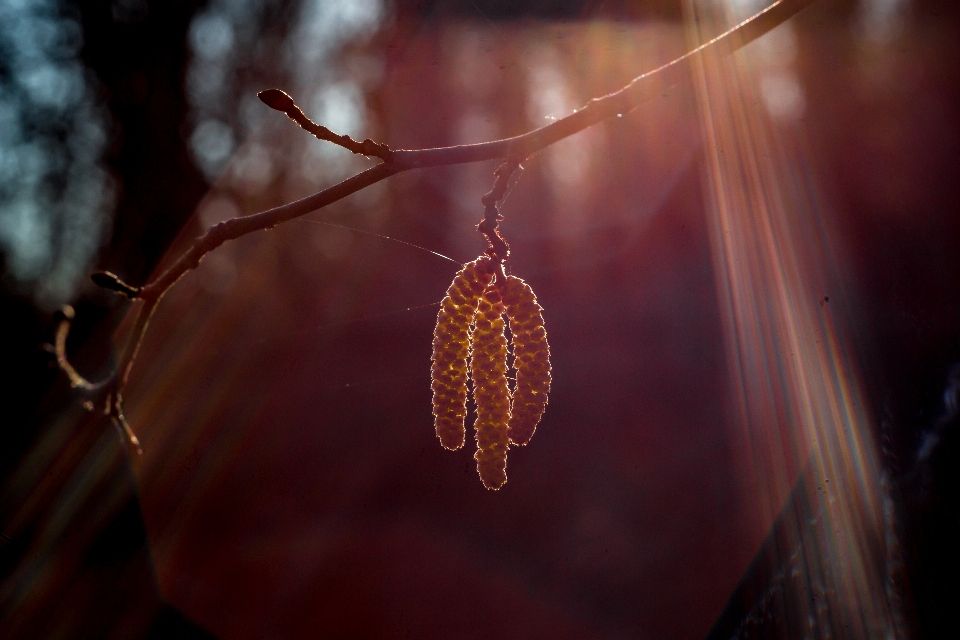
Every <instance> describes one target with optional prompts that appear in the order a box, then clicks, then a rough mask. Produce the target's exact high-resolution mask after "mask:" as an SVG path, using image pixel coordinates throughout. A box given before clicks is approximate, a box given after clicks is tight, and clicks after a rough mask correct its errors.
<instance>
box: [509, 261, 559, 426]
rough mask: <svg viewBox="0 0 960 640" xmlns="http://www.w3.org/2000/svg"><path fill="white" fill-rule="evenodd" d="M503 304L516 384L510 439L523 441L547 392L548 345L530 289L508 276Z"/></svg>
mask: <svg viewBox="0 0 960 640" xmlns="http://www.w3.org/2000/svg"><path fill="white" fill-rule="evenodd" d="M502 292H503V305H504V309H505V311H506V314H507V318H508V319H509V321H510V333H511V334H512V336H513V356H514V361H513V367H514V369H515V370H516V372H517V385H516V388H515V389H514V391H513V401H512V403H511V409H510V426H509V435H510V442H512V443H514V444H518V445H524V444H527V443H528V442H529V441H530V438H531V437H533V432H534V431H535V430H536V428H537V424H539V422H540V417H541V416H542V415H543V410H544V408H545V407H546V405H547V395H548V394H549V393H550V347H549V345H547V332H546V330H545V329H544V326H543V315H542V313H541V312H542V311H543V309H542V308H541V307H540V305H539V304H538V303H537V297H536V296H535V295H533V289H531V288H530V285H528V284H527V283H526V282H524V281H523V280H521V279H520V278H515V277H513V276H509V277H508V278H507V279H506V282H505V283H504V286H503V288H502Z"/></svg>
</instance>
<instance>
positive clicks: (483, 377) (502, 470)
mask: <svg viewBox="0 0 960 640" xmlns="http://www.w3.org/2000/svg"><path fill="white" fill-rule="evenodd" d="M503 328H504V322H503V302H502V300H501V299H500V287H499V283H493V284H489V285H487V288H486V290H485V291H484V292H483V295H482V296H481V297H480V304H479V307H478V308H477V317H476V328H475V329H474V331H473V360H472V363H471V371H470V372H471V375H472V376H473V397H474V399H475V400H476V403H477V421H476V423H475V424H474V428H475V430H476V438H477V453H476V454H475V455H474V458H476V460H477V471H478V472H479V474H480V480H481V481H482V482H483V486H485V487H486V488H487V489H499V488H500V487H501V486H503V483H505V482H506V481H507V474H506V467H507V448H508V447H509V445H510V442H509V439H508V437H507V423H508V420H509V419H510V388H509V387H508V386H507V338H506V336H505V335H504V334H503Z"/></svg>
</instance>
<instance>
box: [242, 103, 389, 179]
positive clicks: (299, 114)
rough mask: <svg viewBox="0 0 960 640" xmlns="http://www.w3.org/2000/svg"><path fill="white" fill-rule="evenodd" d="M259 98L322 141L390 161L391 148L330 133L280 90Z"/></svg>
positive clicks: (356, 152)
mask: <svg viewBox="0 0 960 640" xmlns="http://www.w3.org/2000/svg"><path fill="white" fill-rule="evenodd" d="M257 97H258V98H260V101H261V102H263V104H265V105H267V106H268V107H270V108H271V109H276V110H277V111H282V112H284V113H285V114H287V117H288V118H290V119H291V120H293V121H294V122H296V123H297V124H298V125H300V127H301V128H302V129H303V130H304V131H308V132H310V133H312V134H313V135H315V136H316V137H317V138H319V139H320V140H326V141H327V142H332V143H333V144H337V145H340V146H341V147H343V148H344V149H349V150H350V151H352V152H354V153H355V154H357V155H361V156H373V157H377V158H380V159H381V160H383V161H385V162H386V161H389V160H390V147H388V146H387V145H385V144H382V143H380V142H374V141H373V140H371V139H370V138H367V139H366V140H364V141H363V142H358V141H356V140H354V139H353V138H351V137H350V136H347V135H339V134H336V133H334V132H333V131H330V129H327V128H326V127H325V126H323V125H322V124H317V123H316V122H314V121H313V120H311V119H310V118H308V117H307V115H306V114H305V113H304V112H303V111H301V110H300V107H298V106H297V103H296V102H294V101H293V98H291V97H290V96H288V95H287V94H286V93H285V92H284V91H282V90H280V89H267V90H265V91H261V92H260V93H258V94H257Z"/></svg>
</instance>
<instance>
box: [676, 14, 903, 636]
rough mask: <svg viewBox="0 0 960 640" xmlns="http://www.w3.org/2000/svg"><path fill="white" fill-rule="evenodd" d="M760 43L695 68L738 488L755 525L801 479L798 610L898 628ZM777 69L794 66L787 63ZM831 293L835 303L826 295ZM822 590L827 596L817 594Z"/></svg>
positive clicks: (789, 141)
mask: <svg viewBox="0 0 960 640" xmlns="http://www.w3.org/2000/svg"><path fill="white" fill-rule="evenodd" d="M712 7H713V5H712V3H711V4H707V3H703V2H689V3H688V4H687V8H688V9H689V10H690V13H692V14H693V15H696V17H697V20H696V21H695V23H694V26H692V27H691V29H692V30H697V29H699V28H701V27H702V23H703V19H704V17H705V16H713V15H715V14H712V13H711V9H712ZM782 28H783V27H782ZM782 28H781V29H782ZM788 28H789V27H788ZM695 35H702V34H695ZM775 36H777V32H773V33H771V34H770V35H769V36H767V38H770V37H775ZM777 37H782V34H781V36H777ZM764 46H765V45H764V40H763V39H761V40H760V41H758V42H757V43H756V44H755V45H752V46H751V47H748V48H747V49H746V50H744V51H743V52H742V53H740V54H737V55H735V56H732V57H728V58H721V57H718V56H716V55H711V54H709V53H708V54H706V55H704V56H703V57H702V58H701V59H700V61H699V62H698V64H697V66H696V70H695V72H694V84H695V86H696V90H697V95H698V101H699V104H700V114H701V130H702V133H703V138H704V148H705V150H706V174H705V177H704V178H705V181H706V187H707V188H706V193H707V194H708V195H707V198H708V203H707V209H708V211H709V213H708V215H709V216H710V228H711V244H712V251H713V255H714V264H715V273H716V280H717V288H718V295H719V298H720V306H721V310H722V313H723V320H724V324H725V334H726V343H727V349H728V354H729V355H728V360H729V367H730V372H731V379H732V381H733V394H734V409H735V412H736V413H735V420H737V422H738V423H739V424H740V425H742V427H741V431H740V433H739V436H735V438H734V439H735V440H738V441H736V442H734V447H733V448H734V450H735V451H738V452H740V455H741V456H742V462H743V464H742V465H741V467H742V470H743V471H742V473H743V475H744V477H743V480H744V492H745V495H744V497H745V499H747V500H748V501H750V502H751V503H753V504H755V505H756V508H757V509H759V513H758V515H757V518H758V520H757V523H756V524H757V526H758V527H760V530H761V531H765V530H766V529H767V528H768V527H769V526H770V524H771V523H772V521H773V519H774V518H775V517H776V515H777V514H778V512H780V510H781V508H782V506H783V504H784V501H785V499H786V497H787V495H788V493H789V491H790V488H791V486H792V485H793V484H794V482H796V480H797V478H798V477H802V478H803V479H804V482H805V485H804V486H803V489H802V490H803V491H804V493H805V494H806V497H807V503H808V504H810V505H813V506H812V508H811V513H810V514H809V515H808V516H806V517H807V518H808V519H809V520H810V522H809V523H802V522H801V521H800V520H799V519H796V520H795V521H794V522H793V523H791V524H790V525H789V526H790V527H791V529H792V531H793V536H792V537H793V542H792V543H791V546H792V549H790V550H789V551H788V553H794V552H795V553H797V554H799V556H800V557H801V561H800V566H802V567H803V568H804V573H805V575H803V576H802V580H801V582H800V583H799V584H800V585H803V586H802V587H801V588H800V589H799V590H798V591H797V592H795V593H792V594H791V596H792V597H793V599H794V600H795V604H796V607H797V612H798V616H799V617H798V618H797V619H799V620H803V621H806V624H808V625H809V627H810V630H811V631H813V632H814V633H816V634H822V635H824V636H825V637H828V636H829V635H836V634H840V635H842V636H844V637H856V638H878V637H900V636H901V635H902V629H900V628H899V627H900V625H899V619H900V618H899V615H898V612H897V610H896V606H895V603H893V602H892V601H891V600H890V599H888V597H887V593H886V581H887V577H886V576H885V574H884V564H883V562H884V558H885V552H884V544H885V542H886V543H887V544H889V541H888V540H886V539H885V533H886V531H887V530H888V528H889V527H890V526H891V525H890V523H889V522H887V521H886V520H885V516H886V517H889V516H888V515H887V514H885V512H884V509H883V495H882V491H883V488H882V473H881V468H880V465H879V463H878V458H877V450H876V445H875V442H874V439H873V435H872V433H871V429H870V426H869V417H868V415H867V412H866V410H865V407H864V405H863V401H862V399H861V395H860V391H859V388H858V387H859V385H858V381H857V376H856V368H855V366H854V364H853V362H852V360H851V359H850V357H849V356H848V355H847V349H846V347H845V345H844V340H843V337H842V336H843V333H842V331H840V330H839V327H838V326H837V325H836V324H835V323H834V313H833V310H832V307H831V304H830V303H829V299H830V296H829V295H828V294H829V293H830V292H831V291H835V292H838V293H842V282H841V281H840V279H839V277H838V276H837V274H838V273H839V269H838V267H839V266H840V265H839V264H838V262H839V258H838V255H837V254H836V253H834V252H832V251H831V248H830V243H829V240H830V238H829V235H828V233H827V229H826V227H825V225H824V221H823V219H822V218H821V211H820V207H819V204H818V200H817V196H816V187H815V186H814V185H813V184H812V181H811V180H810V178H809V176H808V175H807V172H806V163H805V159H804V151H803V148H802V144H801V142H800V141H799V140H798V139H797V136H795V135H793V134H792V132H791V131H789V130H787V129H780V128H778V127H777V126H776V124H775V123H774V122H773V121H771V117H772V118H778V116H779V115H782V114H781V113H778V112H777V111H776V109H771V108H770V104H769V102H770V101H769V99H768V100H766V103H767V104H766V106H767V109H766V110H764V109H763V105H764V103H765V100H764V98H765V97H767V96H765V95H764V92H765V87H764V84H763V78H764V72H765V71H766V69H765V63H764V60H763V59H762V57H763V56H762V50H763V48H764ZM758 48H759V49H758ZM781 72H782V73H784V74H789V73H791V70H790V69H789V66H788V65H787V64H783V65H781ZM834 300H835V301H834V304H833V306H834V307H835V306H836V301H837V296H836V294H835V295H834ZM808 462H809V465H810V466H809V467H808V470H807V471H806V472H805V473H804V474H803V475H802V476H801V470H802V469H803V467H804V466H805V465H806V464H808ZM814 520H816V521H817V524H816V527H817V539H816V540H814V541H813V542H808V541H803V540H802V539H801V529H802V527H803V526H804V525H805V524H812V523H813V521H814ZM804 589H805V591H804ZM824 593H826V594H828V595H827V598H826V601H823V598H820V601H818V600H817V598H818V597H819V596H822V595H823V594H824Z"/></svg>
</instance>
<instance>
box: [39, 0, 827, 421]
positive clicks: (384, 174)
mask: <svg viewBox="0 0 960 640" xmlns="http://www.w3.org/2000/svg"><path fill="white" fill-rule="evenodd" d="M814 2H816V0H779V1H778V2H775V3H774V4H772V5H770V6H769V7H767V8H766V9H764V10H762V11H760V12H759V13H757V14H755V15H754V16H752V17H751V18H748V19H747V20H745V21H743V22H741V23H740V24H739V25H737V26H736V27H733V28H732V29H729V30H728V31H726V32H724V33H723V34H721V35H719V36H717V37H716V38H713V39H712V40H710V41H709V42H706V43H704V44H702V45H700V46H699V47H697V48H696V49H693V50H692V51H690V52H688V53H686V54H684V55H683V56H680V57H679V58H677V59H675V60H673V61H672V62H670V63H668V64H665V65H663V66H661V67H659V68H657V69H654V70H653V71H650V72H648V73H645V74H643V75H641V76H639V77H637V78H635V79H634V80H633V81H631V82H630V83H629V84H628V85H627V86H625V87H623V88H622V89H620V90H619V91H616V92H614V93H611V94H609V95H606V96H603V97H600V98H595V99H593V100H591V101H590V102H589V103H588V104H587V105H586V106H585V107H584V108H582V109H580V110H578V111H576V112H574V113H573V114H571V115H569V116H567V117H565V118H562V119H560V120H557V121H555V122H552V123H550V124H548V125H546V126H544V127H541V128H539V129H535V130H533V131H530V132H528V133H525V134H523V135H519V136H516V137H513V138H505V139H502V140H495V141H492V142H484V143H481V144H471V145H459V146H454V147H442V148H436V149H417V150H395V151H391V150H390V149H389V148H388V147H387V146H386V145H384V144H380V143H376V142H373V141H371V140H369V139H368V140H364V141H363V142H357V141H356V140H353V139H352V138H350V137H349V136H340V135H337V134H335V133H333V132H332V131H330V130H329V129H327V128H326V127H323V126H321V125H317V124H316V123H313V122H312V121H311V120H310V119H309V118H307V117H306V116H305V115H304V114H303V112H302V111H301V110H300V109H299V107H297V106H296V104H295V103H294V101H293V99H292V98H290V96H288V95H287V94H286V93H284V92H282V91H280V90H279V89H270V90H267V91H264V92H261V93H260V94H259V96H260V99H261V100H263V101H264V103H266V104H267V105H268V106H270V107H272V108H274V109H277V110H279V111H283V112H284V113H286V114H287V115H288V116H289V117H290V118H291V119H293V120H294V121H295V122H297V124H299V125H300V126H301V127H303V128H304V129H306V130H307V131H309V132H310V133H312V134H313V135H315V136H316V137H318V138H320V139H322V140H327V141H329V142H333V143H334V144H338V145H340V146H343V147H345V148H347V149H349V150H350V151H353V152H354V153H358V154H362V155H367V156H375V157H378V158H380V159H381V160H383V162H382V164H379V165H377V166H375V167H372V168H370V169H367V170H365V171H362V172H360V173H358V174H356V175H354V176H353V177H351V178H348V179H346V180H344V181H343V182H340V183H339V184H336V185H334V186H332V187H329V188H327V189H324V190H323V191H320V192H318V193H315V194H313V195H311V196H308V197H306V198H303V199H301V200H297V201H296V202H291V203H289V204H285V205H282V206H279V207H275V208H273V209H269V210H267V211H263V212H261V213H258V214H254V215H251V216H246V217H243V218H233V219H231V220H226V221H224V222H221V223H219V224H216V225H214V226H212V227H210V228H209V229H208V230H207V231H206V233H204V234H203V235H202V236H200V237H198V238H197V239H196V240H194V242H193V245H192V246H191V247H190V249H189V250H188V251H187V252H186V253H185V254H184V255H183V256H181V257H180V258H179V259H178V260H177V261H176V262H175V263H174V264H173V265H172V266H170V267H169V268H168V269H167V270H166V271H164V272H163V273H161V274H160V275H159V276H158V277H157V278H156V279H154V280H153V281H151V282H149V283H148V284H146V285H144V286H143V287H141V288H139V289H137V288H135V287H131V286H129V285H126V284H125V283H120V281H119V279H116V282H113V281H112V280H111V279H109V278H101V280H103V281H104V283H106V284H107V286H108V288H111V289H113V290H115V291H119V292H121V293H123V294H125V295H127V296H129V297H133V298H135V299H139V300H142V304H143V306H142V307H141V308H140V310H139V312H138V316H137V321H136V324H135V326H134V329H133V331H132V333H131V335H130V337H129V339H128V341H127V344H126V347H125V348H124V351H123V354H122V356H121V358H120V363H119V367H118V372H119V374H120V375H118V376H115V377H114V379H113V385H112V388H111V397H112V399H113V401H112V402H111V403H110V409H109V411H110V413H109V415H111V417H112V418H114V419H115V420H117V421H119V422H120V424H122V425H124V426H126V420H124V419H123V417H122V416H123V413H122V407H121V403H120V393H121V391H122V390H123V387H124V386H125V385H126V382H127V379H128V377H129V375H130V370H131V368H132V366H133V362H134V360H135V359H136V355H137V351H138V350H139V347H140V344H141V342H142V340H143V336H144V334H145V333H146V330H147V327H148V325H149V323H150V318H151V316H152V315H153V312H154V311H155V310H156V306H157V304H158V303H159V301H160V298H161V297H162V296H163V295H164V294H165V293H166V292H167V291H168V290H169V289H170V287H172V286H173V285H174V284H175V283H176V282H177V281H178V280H179V279H180V278H181V277H183V275H184V274H186V273H187V272H188V271H190V270H192V269H195V268H196V267H197V265H198V264H199V263H200V260H201V259H202V258H203V256H205V255H206V254H207V253H209V252H210V251H213V250H214V249H216V248H217V247H219V246H220V245H221V244H223V243H224V242H226V241H227V240H234V239H236V238H240V237H242V236H245V235H247V234H248V233H253V232H254V231H261V230H264V229H269V228H271V227H274V226H276V225H278V224H280V223H283V222H286V221H287V220H291V219H293V218H297V217H300V216H302V215H304V214H307V213H310V212H311V211H316V210H317V209H321V208H323V207H325V206H327V205H329V204H332V203H334V202H336V201H338V200H341V199H343V198H345V197H347V196H349V195H351V194H353V193H356V192H357V191H360V190H361V189H364V188H366V187H368V186H370V185H372V184H374V183H376V182H380V181H381V180H384V179H386V178H389V177H390V176H392V175H394V174H397V173H400V172H403V171H409V170H411V169H421V168H425V167H436V166H443V165H454V164H463V163H469V162H482V161H486V160H496V159H505V160H506V163H505V164H504V165H503V167H501V170H498V176H497V182H496V184H495V187H494V191H492V192H491V193H490V194H487V195H488V196H490V198H487V199H489V200H491V201H492V208H493V213H492V214H491V215H492V224H487V226H488V227H490V229H488V230H487V231H490V230H492V232H493V234H496V218H497V215H498V214H497V213H496V206H495V205H496V201H497V200H499V199H500V198H501V197H502V195H503V191H502V190H500V191H499V195H498V196H497V197H495V198H494V197H493V196H494V195H496V192H497V191H498V187H503V188H505V187H506V183H507V181H508V180H509V177H510V174H511V173H512V172H513V170H514V169H516V168H517V167H518V166H519V164H520V163H521V162H522V161H523V160H524V159H525V158H527V157H529V156H530V155H532V154H534V153H537V152H538V151H540V150H542V149H544V148H545V147H548V146H550V145H552V144H554V143H555V142H558V141H560V140H562V139H564V138H566V137H569V136H571V135H573V134H575V133H577V132H579V131H582V130H583V129H586V128H587V127H590V126H592V125H594V124H597V123H598V122H601V121H602V120H605V119H607V118H611V117H614V116H616V115H619V114H623V113H627V112H629V111H632V110H634V109H636V108H637V107H639V106H640V105H642V104H643V103H645V102H647V101H649V100H651V99H653V98H655V97H657V96H659V95H661V94H663V93H664V92H665V91H666V90H667V89H669V88H670V87H672V86H674V85H676V84H679V83H680V82H682V81H684V80H685V79H688V78H689V76H690V66H689V65H690V63H691V62H692V61H693V60H694V59H695V58H696V56H698V55H700V54H702V53H703V52H705V51H707V50H708V49H709V50H712V49H719V48H721V47H722V48H724V49H726V50H727V51H730V52H732V51H736V50H737V49H739V48H741V47H743V46H744V45H746V44H748V43H749V42H752V41H753V40H755V39H756V38H758V37H760V36H762V35H764V34H765V33H767V32H769V31H771V30H772V29H774V28H775V27H777V26H779V25H780V24H782V23H784V22H785V21H787V20H788V19H790V18H791V17H793V16H794V15H796V14H797V13H798V12H799V11H801V10H802V9H805V8H806V7H808V6H810V5H811V4H813V3H814ZM501 183H502V184H501ZM484 205H485V207H486V208H487V209H490V208H491V205H488V204H487V202H486V201H485V202H484ZM487 213H490V212H489V211H488V212H487ZM487 217H490V216H487V215H485V220H484V222H482V223H481V227H482V226H483V225H484V223H486V218H487ZM481 231H483V232H484V235H485V236H486V237H487V239H488V240H490V242H491V250H492V251H493V252H494V254H495V256H496V257H499V258H501V259H503V258H505V257H506V255H507V252H508V247H507V246H506V244H505V243H504V244H503V245H502V246H499V245H498V244H497V243H496V240H495V239H494V240H491V237H494V238H499V234H496V236H493V234H490V233H487V231H484V229H483V228H481ZM501 241H502V239H501ZM111 275H112V274H111ZM107 280H110V282H107ZM117 283H119V284H117ZM121 285H123V286H121ZM61 326H65V327H66V328H67V329H68V328H69V324H66V325H61ZM65 340H66V334H65V333H64V336H63V341H64V342H65ZM59 344H60V335H59V333H58V345H59ZM58 363H59V364H60V367H61V368H62V369H63V370H64V371H65V372H66V373H67V375H68V376H69V377H70V380H71V383H74V382H75V381H83V378H82V377H80V376H79V374H77V373H76V371H75V370H74V369H73V367H72V366H70V363H69V362H67V360H66V357H65V355H64V357H63V358H60V354H59V350H58ZM83 382H86V381H83ZM87 384H89V383H87ZM75 386H81V387H82V386H83V385H82V384H76V385H75ZM126 432H127V434H128V437H129V438H133V439H134V440H135V438H134V436H133V432H132V431H130V430H129V427H128V426H127V427H126Z"/></svg>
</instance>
